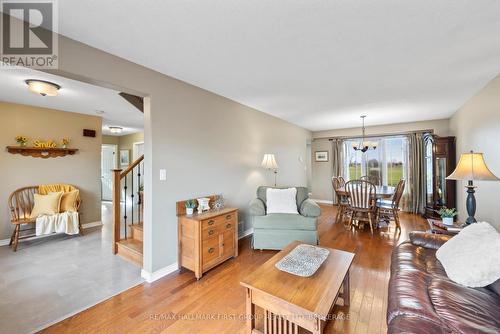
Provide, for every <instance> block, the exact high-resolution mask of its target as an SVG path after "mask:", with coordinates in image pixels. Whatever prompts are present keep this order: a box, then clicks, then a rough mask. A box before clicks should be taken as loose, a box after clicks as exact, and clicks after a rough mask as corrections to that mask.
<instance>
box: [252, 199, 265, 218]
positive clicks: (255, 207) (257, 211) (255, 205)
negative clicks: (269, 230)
mask: <svg viewBox="0 0 500 334" xmlns="http://www.w3.org/2000/svg"><path fill="white" fill-rule="evenodd" d="M250 214H251V215H252V216H265V215H266V205H265V204H264V202H262V200H261V199H260V198H254V199H253V200H252V201H251V202H250Z"/></svg>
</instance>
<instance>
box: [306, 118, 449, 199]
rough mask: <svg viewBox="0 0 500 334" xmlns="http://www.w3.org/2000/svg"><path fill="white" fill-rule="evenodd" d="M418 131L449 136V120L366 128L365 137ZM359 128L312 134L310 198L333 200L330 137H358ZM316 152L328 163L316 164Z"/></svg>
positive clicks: (359, 133)
mask: <svg viewBox="0 0 500 334" xmlns="http://www.w3.org/2000/svg"><path fill="white" fill-rule="evenodd" d="M418 130H434V133H435V134H437V135H439V136H448V135H450V129H449V120H447V119H443V120H435V121H423V122H412V123H399V124H388V125H377V126H368V127H366V135H367V136H376V135H383V134H392V133H394V134H397V133H402V132H410V131H418ZM360 135H361V127H358V128H350V129H338V130H328V131H317V132H313V138H314V139H313V142H312V154H313V157H312V181H311V184H312V187H311V192H312V198H315V199H319V200H324V201H332V200H333V189H332V184H331V178H332V173H333V165H332V160H331V159H332V144H331V142H330V141H328V138H331V137H343V136H347V137H348V136H360ZM316 151H328V155H329V161H328V162H316V161H315V159H314V152H316Z"/></svg>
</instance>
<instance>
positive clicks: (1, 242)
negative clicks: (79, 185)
mask: <svg viewBox="0 0 500 334" xmlns="http://www.w3.org/2000/svg"><path fill="white" fill-rule="evenodd" d="M97 226H102V222H100V221H98V222H91V223H86V224H82V227H83V229H84V230H85V229H88V228H92V227H97ZM51 235H54V234H47V235H39V236H33V237H31V238H26V239H21V240H19V242H25V241H30V240H36V239H40V238H45V237H48V236H51ZM9 243H10V238H8V239H2V240H0V247H1V246H7V245H8V244H9Z"/></svg>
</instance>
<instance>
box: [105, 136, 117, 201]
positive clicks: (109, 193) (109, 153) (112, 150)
mask: <svg viewBox="0 0 500 334" xmlns="http://www.w3.org/2000/svg"><path fill="white" fill-rule="evenodd" d="M117 150H118V147H117V145H108V144H104V145H102V149H101V199H102V200H103V201H111V200H112V199H113V173H112V170H113V169H116V157H117V155H116V152H117Z"/></svg>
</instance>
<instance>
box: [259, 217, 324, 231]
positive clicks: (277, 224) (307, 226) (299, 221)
mask: <svg viewBox="0 0 500 334" xmlns="http://www.w3.org/2000/svg"><path fill="white" fill-rule="evenodd" d="M316 225H317V222H316V218H312V217H304V216H301V215H296V214H293V213H270V214H268V215H266V216H257V217H255V219H254V222H253V227H254V229H272V230H306V231H316V229H317V226H316Z"/></svg>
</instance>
